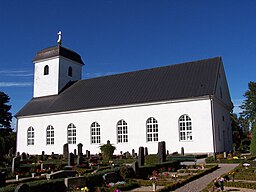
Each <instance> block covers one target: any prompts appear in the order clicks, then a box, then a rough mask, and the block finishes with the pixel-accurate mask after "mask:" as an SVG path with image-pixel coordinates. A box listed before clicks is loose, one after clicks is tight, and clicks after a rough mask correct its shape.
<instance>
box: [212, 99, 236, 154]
mask: <svg viewBox="0 0 256 192" xmlns="http://www.w3.org/2000/svg"><path fill="white" fill-rule="evenodd" d="M213 105H214V124H215V133H216V137H215V143H216V152H223V151H227V152H228V151H231V150H232V127H231V119H230V112H229V110H228V109H227V108H225V107H224V106H223V105H222V104H221V103H220V102H218V101H217V100H215V101H214V104H213Z"/></svg>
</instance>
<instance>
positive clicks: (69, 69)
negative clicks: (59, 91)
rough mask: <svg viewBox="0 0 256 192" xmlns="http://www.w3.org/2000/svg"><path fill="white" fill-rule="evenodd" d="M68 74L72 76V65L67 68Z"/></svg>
mask: <svg viewBox="0 0 256 192" xmlns="http://www.w3.org/2000/svg"><path fill="white" fill-rule="evenodd" d="M68 76H70V77H72V67H69V68H68Z"/></svg>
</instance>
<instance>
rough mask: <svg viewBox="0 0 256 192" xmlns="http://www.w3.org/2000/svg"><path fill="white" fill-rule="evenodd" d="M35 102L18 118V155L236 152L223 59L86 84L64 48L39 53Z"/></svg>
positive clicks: (75, 60)
mask: <svg viewBox="0 0 256 192" xmlns="http://www.w3.org/2000/svg"><path fill="white" fill-rule="evenodd" d="M33 62H34V93H33V98H32V99H31V100H30V101H29V102H28V103H27V104H26V105H25V106H24V107H23V108H22V109H21V110H20V111H19V112H18V113H17V114H16V115H15V117H16V118H17V152H20V153H21V152H26V153H29V154H41V152H42V151H45V153H46V154H51V153H52V152H54V153H55V154H56V153H57V154H62V153H63V145H64V144H66V143H68V144H69V151H73V150H74V149H77V144H79V143H82V144H83V149H84V150H89V151H90V152H91V154H96V153H99V152H100V148H99V147H100V146H101V145H102V144H105V143H107V140H110V143H111V144H113V145H114V146H115V147H116V151H115V153H116V154H119V153H120V152H121V151H122V152H126V151H129V152H131V151H132V149H135V152H137V151H138V148H139V147H140V146H143V147H147V148H148V152H149V153H152V154H155V153H157V147H158V142H160V141H165V142H166V149H167V150H169V152H170V153H171V152H176V151H178V152H180V150H181V147H184V150H185V153H214V152H223V151H230V150H232V129H231V121H230V112H231V110H232V108H233V104H232V102H231V99H230V94H229V89H228V84H227V80H226V76H225V72H224V67H223V63H222V59H221V57H216V58H210V59H204V60H199V61H192V62H186V63H181V64H175V65H169V66H165V67H157V68H152V69H145V70H140V71H133V72H128V73H122V74H116V75H110V76H103V77H97V78H91V79H85V80H82V79H81V74H82V67H83V65H84V63H83V61H82V59H81V57H80V55H79V54H77V53H76V52H74V51H72V50H70V49H67V48H65V47H63V46H61V45H57V46H54V47H50V48H46V49H44V50H42V51H39V52H38V53H37V54H36V57H35V58H34V60H33Z"/></svg>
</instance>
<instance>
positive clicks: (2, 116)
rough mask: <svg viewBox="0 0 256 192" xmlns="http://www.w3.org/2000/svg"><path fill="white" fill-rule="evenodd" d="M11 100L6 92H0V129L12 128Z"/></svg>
mask: <svg viewBox="0 0 256 192" xmlns="http://www.w3.org/2000/svg"><path fill="white" fill-rule="evenodd" d="M9 101H10V98H9V96H8V95H6V94H5V93H4V92H0V128H8V129H10V128H11V121H12V114H11V112H9V111H10V109H11V105H8V102H9Z"/></svg>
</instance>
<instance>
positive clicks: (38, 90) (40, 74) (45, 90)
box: [34, 58, 59, 97]
mask: <svg viewBox="0 0 256 192" xmlns="http://www.w3.org/2000/svg"><path fill="white" fill-rule="evenodd" d="M46 65H48V66H49V74H48V75H44V67H45V66H46ZM34 66H35V68H34V97H42V96H47V95H56V94H58V77H59V59H58V58H52V59H50V60H45V61H41V62H36V63H35V65H34Z"/></svg>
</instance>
